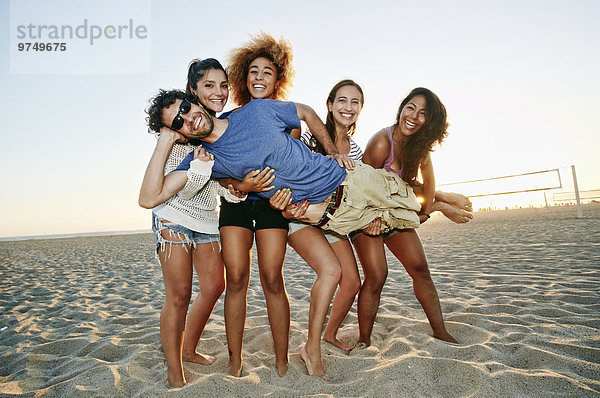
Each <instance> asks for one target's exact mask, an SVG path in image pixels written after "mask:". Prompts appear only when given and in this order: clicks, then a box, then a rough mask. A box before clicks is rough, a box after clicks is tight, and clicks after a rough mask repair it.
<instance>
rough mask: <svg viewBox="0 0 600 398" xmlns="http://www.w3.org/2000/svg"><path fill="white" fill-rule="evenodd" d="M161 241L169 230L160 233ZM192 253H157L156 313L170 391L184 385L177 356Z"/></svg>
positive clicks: (169, 250) (180, 248)
mask: <svg viewBox="0 0 600 398" xmlns="http://www.w3.org/2000/svg"><path fill="white" fill-rule="evenodd" d="M162 234H163V236H164V237H165V238H167V239H170V240H176V239H177V238H176V237H175V236H169V235H170V231H169V230H163V231H162ZM191 251H192V249H191V248H190V247H188V248H187V252H186V250H185V248H184V246H183V245H171V246H170V247H169V246H167V247H166V248H165V250H164V251H161V250H159V252H158V257H159V260H160V265H161V267H162V273H163V279H164V282H165V302H164V304H163V308H162V311H161V313H160V339H161V342H162V346H163V351H164V353H165V357H166V359H167V380H168V382H169V385H170V386H172V387H181V386H183V385H184V384H185V383H186V380H185V376H184V375H183V364H182V359H181V355H182V354H181V352H182V346H183V331H184V328H185V315H186V313H187V309H188V305H189V304H190V297H191V295H192V253H191Z"/></svg>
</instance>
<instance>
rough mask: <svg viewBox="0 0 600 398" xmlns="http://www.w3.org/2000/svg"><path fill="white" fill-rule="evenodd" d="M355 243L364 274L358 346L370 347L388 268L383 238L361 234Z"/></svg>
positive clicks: (359, 305)
mask: <svg viewBox="0 0 600 398" xmlns="http://www.w3.org/2000/svg"><path fill="white" fill-rule="evenodd" d="M353 243H354V248H355V249H356V254H357V255H358V259H359V260H360V264H361V266H362V269H363V274H364V280H363V283H362V286H361V288H360V292H359V293H358V330H359V337H358V344H361V345H366V346H369V345H371V333H372V332H373V325H374V324H375V317H376V316H377V311H378V310H379V300H380V298H381V291H382V289H383V285H384V284H385V280H386V279H387V270H388V266H387V261H386V258H385V250H384V248H383V236H381V235H379V236H369V235H365V234H360V235H359V236H357V237H356V239H355V240H354V242H353Z"/></svg>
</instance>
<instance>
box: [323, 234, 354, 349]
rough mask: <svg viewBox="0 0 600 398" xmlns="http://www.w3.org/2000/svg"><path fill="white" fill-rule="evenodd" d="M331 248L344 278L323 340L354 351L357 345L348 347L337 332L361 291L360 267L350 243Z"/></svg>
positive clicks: (342, 243) (345, 241) (344, 242)
mask: <svg viewBox="0 0 600 398" xmlns="http://www.w3.org/2000/svg"><path fill="white" fill-rule="evenodd" d="M331 248H332V249H333V251H334V252H335V254H336V256H337V258H338V260H339V261H340V265H341V267H342V276H341V278H340V283H339V289H338V290H337V293H336V294H335V299H334V300H333V305H332V306H331V313H330V314H329V321H328V322H327V327H326V328H325V333H324V334H323V340H325V341H327V342H328V343H331V344H333V345H334V346H336V347H338V348H340V349H342V350H344V351H350V350H352V349H353V348H354V347H355V345H356V344H352V345H346V344H344V343H343V342H341V341H340V340H338V338H337V332H338V329H339V328H340V326H341V325H342V322H343V321H344V318H345V317H346V315H347V314H348V311H350V307H352V304H354V298H355V297H356V294H357V293H358V291H359V290H360V275H359V273H358V265H357V264H356V259H355V258H354V253H353V252H352V246H351V245H350V241H348V240H342V241H338V242H334V243H333V244H331Z"/></svg>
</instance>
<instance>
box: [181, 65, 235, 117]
mask: <svg viewBox="0 0 600 398" xmlns="http://www.w3.org/2000/svg"><path fill="white" fill-rule="evenodd" d="M211 69H216V70H222V71H223V73H225V77H226V78H227V71H226V70H225V68H223V65H221V63H220V62H219V61H217V60H216V59H214V58H205V59H197V58H196V59H193V60H191V62H190V66H189V67H188V74H187V82H186V84H185V92H186V93H188V94H193V91H192V88H193V89H196V86H197V85H198V82H199V81H200V79H202V78H203V77H204V75H205V74H206V72H208V71H209V70H211ZM205 108H206V107H205ZM206 111H207V112H208V113H210V114H211V115H213V116H215V111H213V110H210V109H208V108H206Z"/></svg>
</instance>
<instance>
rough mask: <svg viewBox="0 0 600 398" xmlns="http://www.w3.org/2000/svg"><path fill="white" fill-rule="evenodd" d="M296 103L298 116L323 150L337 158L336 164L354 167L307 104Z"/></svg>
mask: <svg viewBox="0 0 600 398" xmlns="http://www.w3.org/2000/svg"><path fill="white" fill-rule="evenodd" d="M295 104H296V111H297V112H298V118H299V119H300V120H302V121H304V123H306V125H307V126H308V129H309V130H310V132H311V133H312V135H313V136H315V138H316V139H317V141H319V142H320V143H321V145H323V148H324V149H325V152H327V154H328V155H330V156H331V157H332V158H334V159H335V160H337V162H338V164H339V165H340V166H342V167H346V168H347V169H349V170H352V169H353V168H354V161H353V160H352V159H350V157H349V156H348V155H347V154H343V155H342V154H340V153H339V151H338V149H337V147H336V146H335V144H334V143H333V141H331V138H330V137H329V134H328V133H327V129H326V128H325V125H324V124H323V122H322V121H321V119H320V118H319V116H318V115H317V114H316V112H315V111H314V110H313V109H312V108H311V107H310V106H308V105H304V104H299V103H295Z"/></svg>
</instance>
